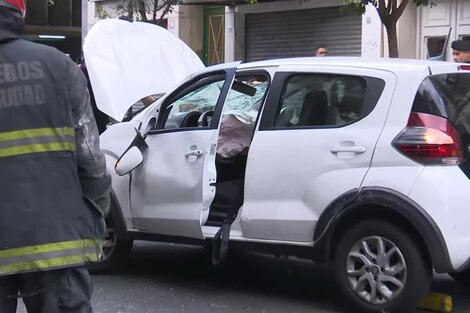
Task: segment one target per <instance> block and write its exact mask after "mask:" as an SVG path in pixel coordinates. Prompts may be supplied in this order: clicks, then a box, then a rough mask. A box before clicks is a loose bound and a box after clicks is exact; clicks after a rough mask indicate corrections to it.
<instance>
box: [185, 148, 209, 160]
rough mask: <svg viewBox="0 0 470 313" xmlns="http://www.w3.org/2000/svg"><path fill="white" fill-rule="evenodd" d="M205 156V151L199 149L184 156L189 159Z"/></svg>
mask: <svg viewBox="0 0 470 313" xmlns="http://www.w3.org/2000/svg"><path fill="white" fill-rule="evenodd" d="M203 154H204V151H203V150H201V149H197V150H192V151H189V152H188V153H186V154H185V155H184V156H185V157H187V158H189V157H191V156H195V157H201V156H202V155H203Z"/></svg>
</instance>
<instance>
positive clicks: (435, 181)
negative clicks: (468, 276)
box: [409, 166, 470, 272]
mask: <svg viewBox="0 0 470 313" xmlns="http://www.w3.org/2000/svg"><path fill="white" fill-rule="evenodd" d="M469 190H470V180H469V179H468V178H467V176H466V175H465V174H464V173H463V172H462V171H461V170H460V168H458V167H456V166H448V167H446V166H439V167H437V166H436V167H425V168H424V170H423V172H422V173H421V175H420V176H419V178H418V179H417V181H416V183H415V184H414V186H413V188H412V190H411V192H410V194H409V197H410V198H411V199H413V200H414V201H415V202H416V203H417V204H418V205H419V206H420V207H421V208H423V209H425V211H426V213H427V214H428V215H429V216H430V217H431V218H432V220H433V221H434V223H435V224H436V225H437V227H438V228H439V230H440V232H441V233H442V237H443V238H444V241H445V244H446V246H447V250H448V254H449V259H450V263H451V269H450V270H449V272H452V271H461V270H463V269H466V268H469V267H470V227H469V225H470V192H469Z"/></svg>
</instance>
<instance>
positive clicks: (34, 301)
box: [0, 268, 93, 313]
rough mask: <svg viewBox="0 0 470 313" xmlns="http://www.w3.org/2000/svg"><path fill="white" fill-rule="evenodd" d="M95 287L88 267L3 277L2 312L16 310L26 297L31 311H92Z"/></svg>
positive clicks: (48, 312)
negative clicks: (92, 296) (18, 303)
mask: <svg viewBox="0 0 470 313" xmlns="http://www.w3.org/2000/svg"><path fill="white" fill-rule="evenodd" d="M92 292H93V287H92V283H91V279H90V275H89V274H88V270H87V269H85V268H69V269H62V270H54V271H44V272H34V273H27V274H16V275H10V276H2V277H0V312H1V313H15V312H16V307H17V300H18V298H19V297H21V298H23V302H24V304H25V306H26V309H27V311H28V313H92V312H93V311H92V309H91V304H90V299H91V294H92Z"/></svg>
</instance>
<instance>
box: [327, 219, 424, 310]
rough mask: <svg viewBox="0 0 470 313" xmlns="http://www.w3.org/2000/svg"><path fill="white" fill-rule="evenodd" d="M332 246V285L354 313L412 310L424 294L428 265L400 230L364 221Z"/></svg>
mask: <svg viewBox="0 0 470 313" xmlns="http://www.w3.org/2000/svg"><path fill="white" fill-rule="evenodd" d="M337 243H338V245H337V248H336V252H335V256H334V264H333V271H334V276H335V281H336V283H337V286H338V289H339V291H340V292H341V293H342V295H343V296H344V298H345V300H346V301H347V302H346V303H347V305H350V306H354V308H355V310H353V311H354V312H372V313H375V312H377V313H378V312H401V313H403V312H409V311H413V310H414V309H415V308H416V306H417V305H418V303H419V301H420V300H421V299H422V297H423V296H424V295H425V294H426V293H427V292H428V291H429V289H430V286H431V279H432V267H431V265H430V262H427V261H426V259H425V258H424V257H423V253H422V252H421V251H420V250H419V246H418V245H417V243H415V242H414V240H413V237H412V236H410V235H409V234H407V232H406V231H405V230H403V229H401V228H400V227H397V226H395V225H394V224H392V223H389V222H386V221H382V220H375V219H371V220H365V221H363V222H360V223H358V224H355V225H353V226H352V227H351V228H350V229H348V230H346V232H345V233H344V234H343V235H342V236H341V238H340V240H339V241H338V242H337ZM380 247H383V248H380ZM379 249H380V250H379Z"/></svg>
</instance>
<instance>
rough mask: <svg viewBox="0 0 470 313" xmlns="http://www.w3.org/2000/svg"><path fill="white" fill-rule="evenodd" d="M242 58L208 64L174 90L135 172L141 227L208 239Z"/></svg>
mask: <svg viewBox="0 0 470 313" xmlns="http://www.w3.org/2000/svg"><path fill="white" fill-rule="evenodd" d="M238 64H239V63H238V62H237V63H232V64H224V65H223V66H216V67H212V68H208V69H207V70H206V71H204V72H202V73H201V74H198V75H196V76H193V78H192V79H190V80H188V81H186V82H185V83H183V85H182V86H181V87H180V88H178V89H176V90H175V91H174V92H172V93H171V94H170V95H168V96H167V97H166V98H165V99H164V100H163V102H162V104H161V107H160V110H159V116H158V119H157V125H156V127H155V128H154V129H152V130H150V131H149V132H148V133H147V135H146V139H145V142H146V144H147V146H148V148H146V149H143V159H144V160H143V162H142V164H141V165H140V166H139V167H138V168H136V169H135V170H134V171H132V179H131V183H130V184H131V186H130V199H131V211H132V218H133V224H134V227H135V228H136V229H138V230H139V231H141V232H146V233H151V234H159V235H169V236H177V237H191V238H198V239H202V238H203V233H202V229H201V226H202V225H203V224H204V223H205V222H206V220H207V217H208V214H209V208H210V205H211V203H212V200H213V198H214V196H215V181H216V169H215V154H216V146H217V138H218V124H219V120H220V116H221V112H222V109H223V105H224V102H225V100H226V97H227V94H228V91H229V90H230V88H231V86H232V83H233V80H234V76H235V72H236V69H237V66H238Z"/></svg>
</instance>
